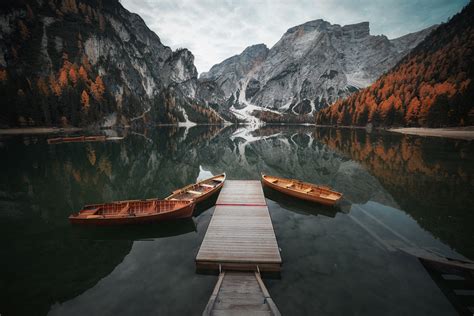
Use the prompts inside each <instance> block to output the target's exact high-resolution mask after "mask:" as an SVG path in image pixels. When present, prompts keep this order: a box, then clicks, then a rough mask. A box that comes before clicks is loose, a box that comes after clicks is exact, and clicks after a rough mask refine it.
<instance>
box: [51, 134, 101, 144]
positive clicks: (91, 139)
mask: <svg viewBox="0 0 474 316" xmlns="http://www.w3.org/2000/svg"><path fill="white" fill-rule="evenodd" d="M106 140H107V137H106V136H103V135H98V136H75V137H56V138H48V140H47V142H48V144H61V143H81V142H103V141H106Z"/></svg>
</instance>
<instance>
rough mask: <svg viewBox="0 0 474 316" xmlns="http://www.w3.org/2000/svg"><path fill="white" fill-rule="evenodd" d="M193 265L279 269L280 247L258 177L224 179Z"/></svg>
mask: <svg viewBox="0 0 474 316" xmlns="http://www.w3.org/2000/svg"><path fill="white" fill-rule="evenodd" d="M196 267H197V269H210V270H219V269H222V270H244V271H257V270H259V271H280V267H281V257H280V251H279V248H278V244H277V241H276V237H275V232H274V231H273V225H272V220H271V218H270V213H269V212H268V207H267V204H266V201H265V196H264V195H263V190H262V186H261V184H260V181H237V180H227V181H226V182H225V184H224V187H223V188H222V190H221V192H220V194H219V197H218V199H217V202H216V208H215V210H214V215H213V216H212V219H211V222H210V224H209V227H208V229H207V232H206V235H205V236H204V240H203V242H202V244H201V248H200V249H199V252H198V254H197V257H196Z"/></svg>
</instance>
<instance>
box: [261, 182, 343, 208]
mask: <svg viewBox="0 0 474 316" xmlns="http://www.w3.org/2000/svg"><path fill="white" fill-rule="evenodd" d="M262 185H263V186H265V187H268V188H271V189H273V190H275V191H278V192H281V193H283V194H286V195H289V196H292V197H295V198H298V199H301V200H305V201H309V202H313V203H318V204H322V205H326V206H334V205H335V204H336V203H337V202H338V201H339V200H328V199H325V198H323V197H317V196H314V195H310V194H306V193H304V192H298V191H294V190H291V189H286V188H283V187H281V186H279V185H276V184H274V183H271V182H269V181H267V180H266V179H265V178H263V177H262Z"/></svg>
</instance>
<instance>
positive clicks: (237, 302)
mask: <svg viewBox="0 0 474 316" xmlns="http://www.w3.org/2000/svg"><path fill="white" fill-rule="evenodd" d="M203 315H280V312H279V311H278V308H277V307H276V305H275V303H274V302H273V300H272V299H271V297H270V295H269V294H268V291H267V289H266V287H265V285H264V284H263V282H262V280H261V278H260V274H259V273H258V272H235V271H232V272H229V271H225V272H221V273H220V275H219V280H218V282H217V284H216V286H215V288H214V291H213V293H212V296H211V298H210V299H209V301H208V303H207V306H206V309H205V310H204V313H203Z"/></svg>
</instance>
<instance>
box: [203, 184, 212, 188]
mask: <svg viewBox="0 0 474 316" xmlns="http://www.w3.org/2000/svg"><path fill="white" fill-rule="evenodd" d="M200 186H202V187H205V188H214V186H213V185H210V184H206V183H201V184H200Z"/></svg>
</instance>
